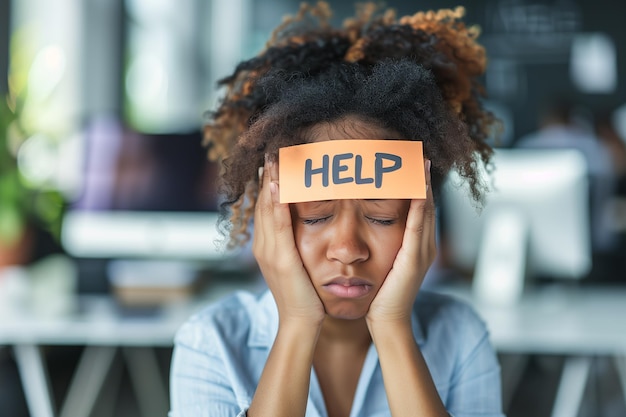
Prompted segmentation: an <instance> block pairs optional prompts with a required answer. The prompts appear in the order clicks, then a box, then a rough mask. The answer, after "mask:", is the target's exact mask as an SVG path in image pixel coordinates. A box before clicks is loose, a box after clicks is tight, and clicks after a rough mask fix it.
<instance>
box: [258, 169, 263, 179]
mask: <svg viewBox="0 0 626 417" xmlns="http://www.w3.org/2000/svg"><path fill="white" fill-rule="evenodd" d="M261 178H263V167H259V180H260V179H261Z"/></svg>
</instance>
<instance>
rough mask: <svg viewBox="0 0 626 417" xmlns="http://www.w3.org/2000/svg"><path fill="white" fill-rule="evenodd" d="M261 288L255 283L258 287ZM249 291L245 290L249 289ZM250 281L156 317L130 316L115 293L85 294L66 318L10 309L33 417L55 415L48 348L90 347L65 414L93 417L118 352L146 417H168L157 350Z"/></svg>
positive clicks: (6, 317)
mask: <svg viewBox="0 0 626 417" xmlns="http://www.w3.org/2000/svg"><path fill="white" fill-rule="evenodd" d="M256 286H258V283H249V284H248V287H249V288H255V287H256ZM243 287H245V285H243ZM241 288H242V283H234V284H230V285H229V284H226V283H220V284H219V285H215V284H214V285H209V286H208V288H207V290H206V292H204V293H203V294H202V296H200V297H198V298H197V299H194V300H191V301H190V300H187V301H183V302H177V303H172V304H169V305H166V306H164V307H162V308H161V309H160V310H159V311H158V312H156V313H155V314H150V315H147V316H131V315H127V314H123V313H122V312H121V311H120V309H119V307H118V305H117V303H116V302H115V300H114V299H113V298H111V297H109V296H77V297H74V298H72V300H70V302H71V303H72V304H73V308H71V309H69V310H68V311H66V312H65V313H63V314H57V315H52V316H48V315H46V316H42V315H41V314H38V313H36V311H35V310H34V309H33V308H32V307H33V306H21V307H20V306H19V305H16V306H13V307H11V308H8V309H7V307H6V306H4V308H3V310H2V313H1V314H0V348H1V347H2V346H3V345H4V346H10V347H12V349H13V350H14V353H15V359H16V363H17V366H18V369H19V372H20V377H21V379H22V385H23V388H24V393H25V396H26V402H27V404H28V408H29V410H30V413H31V416H32V417H53V416H55V415H56V413H55V411H54V410H55V407H54V405H53V401H52V397H51V393H50V387H49V384H48V373H47V369H46V364H45V361H44V358H43V356H42V353H41V349H40V347H41V346H44V345H57V346H60V345H68V346H69V345H79V346H85V349H84V350H83V353H82V355H81V358H80V359H79V362H78V365H77V367H76V371H75V373H74V375H73V378H72V381H71V383H70V387H69V390H68V393H67V396H66V398H65V400H64V401H63V404H61V407H60V412H59V414H58V415H59V416H61V417H85V416H89V415H90V413H91V411H92V409H93V407H94V405H95V403H96V400H97V399H98V397H99V395H100V394H101V391H102V388H103V384H104V382H105V379H106V377H107V374H108V373H109V371H110V368H111V367H112V365H113V360H114V357H115V354H116V353H117V351H118V350H119V351H121V352H122V354H123V355H122V357H123V359H124V362H125V364H126V365H127V367H128V371H129V375H130V379H131V383H132V385H133V388H134V390H135V394H136V396H137V400H138V404H139V408H140V410H141V413H142V415H144V416H156V415H163V412H164V410H167V408H168V404H169V401H168V391H167V387H166V384H164V381H163V378H162V376H161V375H160V371H159V368H158V363H157V358H156V356H155V352H154V350H153V348H155V347H172V346H173V338H174V334H175V333H176V330H177V329H178V328H179V327H180V325H181V324H182V323H183V322H184V321H185V320H186V319H187V318H188V317H189V316H190V315H191V314H193V312H195V311H197V310H198V309H200V308H202V307H203V306H205V305H206V304H207V303H209V302H211V301H212V300H214V299H217V298H219V297H221V296H223V295H225V294H226V293H229V292H232V291H234V290H235V289H241Z"/></svg>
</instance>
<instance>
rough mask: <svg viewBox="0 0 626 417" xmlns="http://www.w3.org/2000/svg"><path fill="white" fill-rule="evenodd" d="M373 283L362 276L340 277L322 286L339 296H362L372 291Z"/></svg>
mask: <svg viewBox="0 0 626 417" xmlns="http://www.w3.org/2000/svg"><path fill="white" fill-rule="evenodd" d="M373 287H374V286H373V285H372V284H370V283H369V282H368V281H365V280H364V279H361V278H345V277H338V278H335V279H333V280H332V281H330V282H328V283H327V284H324V285H322V288H323V289H324V290H325V291H327V292H329V293H330V294H332V295H334V296H336V297H339V298H361V297H364V296H366V295H367V294H369V293H370V291H372V289H373Z"/></svg>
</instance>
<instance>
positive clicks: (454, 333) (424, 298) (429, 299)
mask: <svg viewBox="0 0 626 417" xmlns="http://www.w3.org/2000/svg"><path fill="white" fill-rule="evenodd" d="M414 313H415V317H416V319H417V321H418V322H419V325H420V327H421V328H422V332H423V333H424V337H426V338H428V339H430V338H431V337H433V336H438V337H442V336H443V337H446V338H448V337H450V338H455V339H457V338H459V337H464V338H465V339H468V338H471V339H480V338H482V337H484V335H485V334H486V333H487V328H486V325H485V322H484V321H483V319H482V318H481V317H480V316H479V315H478V313H476V311H475V310H474V308H473V307H472V306H471V305H470V304H468V303H467V302H465V301H462V300H460V299H458V298H456V297H453V296H451V295H446V294H441V293H437V292H435V291H420V293H419V294H418V296H417V299H416V302H415V304H414Z"/></svg>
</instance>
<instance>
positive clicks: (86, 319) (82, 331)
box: [0, 283, 258, 347]
mask: <svg viewBox="0 0 626 417" xmlns="http://www.w3.org/2000/svg"><path fill="white" fill-rule="evenodd" d="M241 288H242V284H227V283H220V284H219V285H210V286H209V287H208V288H207V291H206V292H204V293H203V294H202V295H201V296H199V297H198V298H197V299H193V300H186V301H180V302H173V303H169V304H167V305H165V306H162V307H159V308H158V309H156V310H154V311H148V312H146V311H145V310H144V311H142V310H134V311H132V310H128V309H124V308H121V307H120V305H119V304H118V303H117V302H116V300H115V299H114V298H113V297H111V296H106V295H82V296H77V297H74V298H72V299H71V300H69V301H68V302H69V303H71V306H70V307H69V308H68V309H66V311H64V312H62V313H58V314H49V313H48V312H38V310H37V309H36V308H32V307H33V306H23V305H22V306H20V305H17V306H13V307H11V308H10V309H7V308H3V309H0V345H18V344H35V345H103V346H108V345H110V346H154V347H167V346H172V345H173V339H174V335H175V333H176V330H177V329H178V328H179V327H180V326H181V325H182V324H183V323H184V322H185V320H186V319H187V318H189V317H190V316H191V315H192V314H193V313H194V312H195V311H198V310H199V309H201V308H202V307H203V306H205V305H207V304H208V303H210V302H212V301H214V300H216V299H218V298H220V297H222V296H224V295H226V294H227V293H230V292H232V291H234V290H236V289H241ZM244 288H251V289H254V288H258V284H254V283H250V284H249V287H245V286H244Z"/></svg>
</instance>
